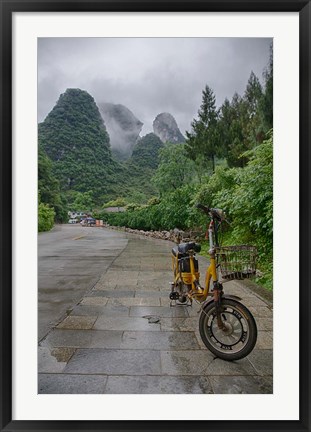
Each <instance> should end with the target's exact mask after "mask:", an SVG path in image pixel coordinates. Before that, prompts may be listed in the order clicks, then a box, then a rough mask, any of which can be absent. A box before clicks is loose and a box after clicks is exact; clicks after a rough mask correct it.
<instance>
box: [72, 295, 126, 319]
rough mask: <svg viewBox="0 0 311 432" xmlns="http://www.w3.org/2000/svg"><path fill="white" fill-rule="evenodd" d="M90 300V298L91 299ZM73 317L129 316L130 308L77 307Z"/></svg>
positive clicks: (73, 311) (73, 310)
mask: <svg viewBox="0 0 311 432" xmlns="http://www.w3.org/2000/svg"><path fill="white" fill-rule="evenodd" d="M89 298H90V297H89ZM71 314H72V315H80V316H88V315H90V316H94V315H96V316H99V315H103V316H107V317H115V316H129V315H130V308H129V307H125V306H109V307H107V306H94V305H81V304H79V305H77V306H75V307H74V308H73V309H72V312H71Z"/></svg>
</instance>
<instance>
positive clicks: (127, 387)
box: [105, 376, 212, 394]
mask: <svg viewBox="0 0 311 432" xmlns="http://www.w3.org/2000/svg"><path fill="white" fill-rule="evenodd" d="M105 390H106V391H105V392H106V393H114V394H124V393H127V394H179V393H183V394H208V393H212V388H211V384H210V381H209V379H208V378H206V377H200V376H194V377H189V376H174V377H171V376H143V377H141V376H109V378H108V381H107V386H106V389H105Z"/></svg>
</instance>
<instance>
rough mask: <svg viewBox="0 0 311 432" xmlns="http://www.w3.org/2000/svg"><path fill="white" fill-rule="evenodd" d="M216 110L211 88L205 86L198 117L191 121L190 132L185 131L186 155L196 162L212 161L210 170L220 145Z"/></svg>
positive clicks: (213, 168) (202, 163) (206, 163)
mask: <svg viewBox="0 0 311 432" xmlns="http://www.w3.org/2000/svg"><path fill="white" fill-rule="evenodd" d="M217 122H218V111H217V109H216V98H215V95H214V93H213V90H212V89H211V88H210V87H209V86H205V89H204V90H203V92H202V104H201V106H200V109H199V111H198V119H194V120H193V121H192V123H191V132H186V137H187V138H186V150H187V153H188V156H189V157H190V158H191V159H192V160H193V161H195V163H196V164H199V165H203V167H204V168H206V167H207V166H208V163H210V162H211V163H212V171H213V172H214V171H215V157H216V156H219V155H220V154H221V146H220V142H219V135H218V128H217Z"/></svg>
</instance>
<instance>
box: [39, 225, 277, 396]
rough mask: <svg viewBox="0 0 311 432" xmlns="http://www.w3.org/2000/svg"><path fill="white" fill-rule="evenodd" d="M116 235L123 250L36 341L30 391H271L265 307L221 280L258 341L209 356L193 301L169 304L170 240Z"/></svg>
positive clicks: (268, 323) (241, 287)
mask: <svg viewBox="0 0 311 432" xmlns="http://www.w3.org/2000/svg"><path fill="white" fill-rule="evenodd" d="M122 235H123V234H122ZM124 236H125V237H126V238H127V239H128V243H127V246H126V247H125V249H124V250H123V251H122V252H121V253H120V255H119V256H117V258H116V259H115V260H114V261H113V262H112V264H111V265H110V266H109V268H108V270H107V271H105V272H104V273H103V274H102V276H101V277H100V279H99V281H98V282H97V283H96V284H95V286H94V287H93V289H92V290H90V291H88V292H87V294H86V295H85V296H84V297H83V298H81V300H80V301H79V302H78V304H76V305H75V306H74V307H73V308H72V309H71V310H70V311H68V315H67V317H66V318H64V319H63V320H62V321H61V322H60V323H59V324H58V325H57V326H56V327H55V328H53V329H52V330H51V331H50V332H49V333H48V334H47V336H46V337H45V338H44V339H43V340H42V341H41V342H40V344H39V364H38V367H39V389H38V392H39V393H84V394H85V393H87V394H89V393H110V394H111V393H115V394H124V393H140V394H142V393H153V394H164V393H251V394H252V393H272V392H273V384H272V383H273V379H272V310H271V307H270V306H269V305H268V304H267V303H266V302H265V301H264V300H262V299H261V298H259V297H258V296H256V295H255V294H254V293H253V292H252V291H250V290H249V289H248V288H247V287H246V286H244V285H243V283H241V282H236V281H234V282H229V283H226V284H225V286H224V289H225V292H226V293H232V294H235V295H238V296H240V297H242V298H243V303H244V304H245V305H246V306H248V307H249V309H250V310H251V312H252V313H253V314H254V317H255V320H256V323H257V327H258V330H259V331H258V341H257V344H256V347H255V349H254V350H253V352H252V353H251V354H250V355H249V356H248V357H247V358H244V359H242V360H239V361H235V362H226V361H223V360H220V359H217V358H215V357H214V355H213V354H212V353H211V352H210V351H209V350H208V349H206V348H205V346H204V345H203V343H202V342H201V339H200V336H199V333H198V320H199V314H198V311H199V306H198V305H196V304H194V305H193V306H192V307H187V306H177V307H170V301H169V298H168V295H169V291H170V286H169V283H170V281H171V280H172V273H171V258H170V249H171V247H172V243H171V242H166V241H162V240H154V239H148V238H145V237H140V236H137V235H130V234H124ZM206 262H207V261H206V259H205V258H200V270H201V274H204V264H206Z"/></svg>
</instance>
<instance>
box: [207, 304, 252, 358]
mask: <svg viewBox="0 0 311 432" xmlns="http://www.w3.org/2000/svg"><path fill="white" fill-rule="evenodd" d="M221 305H222V306H221V318H222V322H223V323H224V325H225V328H224V329H220V328H219V327H218V324H217V316H216V307H215V303H214V302H211V303H209V304H208V305H207V306H206V307H205V308H204V309H203V310H202V312H201V315H200V320H199V330H200V335H201V338H202V341H203V342H204V344H205V345H206V347H207V348H208V349H209V350H210V351H211V352H212V353H213V354H215V355H216V356H217V357H219V358H221V359H223V360H239V359H241V358H243V357H246V356H247V355H248V354H249V353H250V352H251V351H252V349H253V348H254V346H255V344H256V340H257V327H256V323H255V320H254V317H253V315H252V314H251V313H250V311H249V310H248V309H247V307H245V306H244V305H243V304H242V303H239V302H238V301H236V300H231V299H226V298H224V299H223V300H222V303H221Z"/></svg>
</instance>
